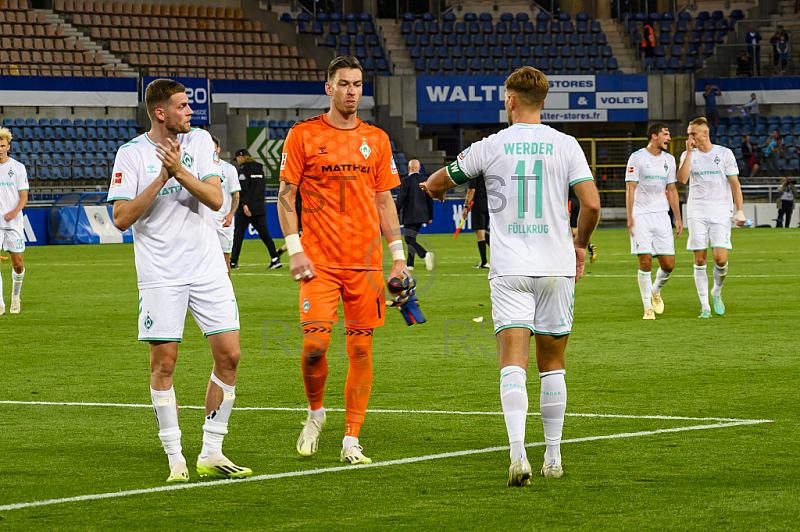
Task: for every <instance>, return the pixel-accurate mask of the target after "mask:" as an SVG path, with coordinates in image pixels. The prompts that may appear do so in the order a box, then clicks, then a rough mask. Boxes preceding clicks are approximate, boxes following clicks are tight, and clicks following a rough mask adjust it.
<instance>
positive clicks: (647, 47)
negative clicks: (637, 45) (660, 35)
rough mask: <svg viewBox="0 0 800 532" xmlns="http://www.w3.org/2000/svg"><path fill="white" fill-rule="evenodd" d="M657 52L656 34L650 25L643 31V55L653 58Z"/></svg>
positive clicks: (646, 25)
mask: <svg viewBox="0 0 800 532" xmlns="http://www.w3.org/2000/svg"><path fill="white" fill-rule="evenodd" d="M655 50H656V34H655V32H653V28H652V27H651V26H650V25H649V24H645V26H644V28H643V29H642V53H644V56H645V57H653V55H654V54H655Z"/></svg>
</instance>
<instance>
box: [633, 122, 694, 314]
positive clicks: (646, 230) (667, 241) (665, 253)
mask: <svg viewBox="0 0 800 532" xmlns="http://www.w3.org/2000/svg"><path fill="white" fill-rule="evenodd" d="M647 138H648V139H649V142H648V143H647V147H646V148H642V149H641V150H638V151H635V152H633V154H631V156H630V158H629V159H628V171H627V172H626V173H625V207H626V209H627V211H628V233H630V236H631V255H636V256H637V257H638V259H639V292H640V293H641V295H642V303H643V304H644V319H646V320H654V319H656V314H661V313H662V312H664V301H663V299H662V298H661V288H663V286H664V285H665V284H666V282H667V281H669V276H670V275H671V274H672V269H673V268H674V267H675V240H674V239H673V238H672V223H670V219H669V214H668V213H669V209H670V207H672V212H673V213H674V214H675V229H676V231H677V233H676V235H675V238H678V237H680V236H681V232H683V224H682V223H681V212H680V208H679V206H678V187H677V186H676V185H675V183H676V182H677V180H676V178H675V157H673V156H672V155H671V154H670V153H669V152H668V151H667V149H668V148H669V142H670V134H669V128H668V127H667V125H666V124H660V123H656V124H653V125H651V126H650V127H649V128H648V129H647ZM667 196H669V200H667ZM654 255H656V256H658V263H659V265H660V266H661V267H660V268H659V269H658V272H656V283H655V284H653V281H652V278H651V277H650V270H651V269H652V267H653V256H654Z"/></svg>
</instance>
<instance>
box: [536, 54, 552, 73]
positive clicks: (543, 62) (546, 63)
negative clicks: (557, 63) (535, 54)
mask: <svg viewBox="0 0 800 532" xmlns="http://www.w3.org/2000/svg"><path fill="white" fill-rule="evenodd" d="M536 68H537V69H538V70H541V71H542V72H546V71H548V70H550V60H549V59H548V58H546V57H543V58H541V59H537V60H536Z"/></svg>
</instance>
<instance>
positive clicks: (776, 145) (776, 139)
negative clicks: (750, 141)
mask: <svg viewBox="0 0 800 532" xmlns="http://www.w3.org/2000/svg"><path fill="white" fill-rule="evenodd" d="M777 131H778V130H777V129H776V130H775V131H774V132H773V133H777ZM767 140H768V144H767V147H766V148H765V149H764V170H765V171H766V175H769V176H776V175H778V162H779V161H780V158H781V156H782V155H785V154H786V147H785V146H784V145H783V139H782V138H781V137H780V136H778V135H773V136H771V137H770V138H769V139H767Z"/></svg>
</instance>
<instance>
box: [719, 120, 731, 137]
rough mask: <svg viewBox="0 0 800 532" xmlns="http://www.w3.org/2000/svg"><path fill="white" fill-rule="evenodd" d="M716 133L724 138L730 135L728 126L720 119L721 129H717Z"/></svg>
mask: <svg viewBox="0 0 800 532" xmlns="http://www.w3.org/2000/svg"><path fill="white" fill-rule="evenodd" d="M716 133H717V135H719V136H720V137H724V136H727V135H728V126H726V125H725V124H723V123H722V118H720V120H719V127H718V128H717V131H716Z"/></svg>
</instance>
